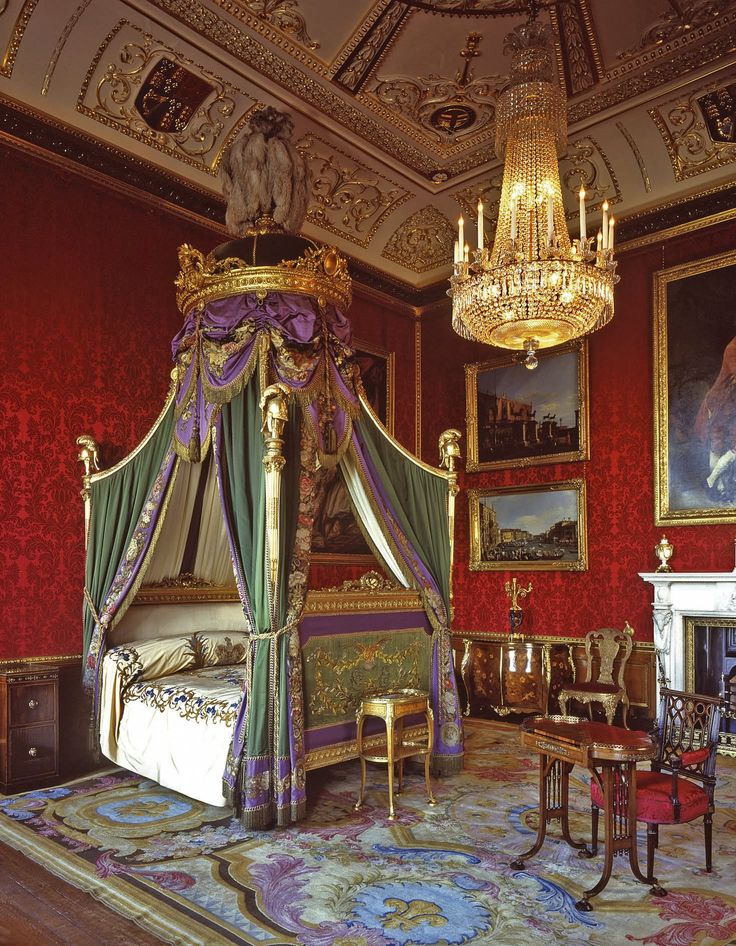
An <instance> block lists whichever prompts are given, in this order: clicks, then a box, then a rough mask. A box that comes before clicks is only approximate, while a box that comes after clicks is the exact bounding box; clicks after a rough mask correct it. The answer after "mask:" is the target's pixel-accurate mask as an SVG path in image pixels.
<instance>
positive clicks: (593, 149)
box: [560, 135, 621, 220]
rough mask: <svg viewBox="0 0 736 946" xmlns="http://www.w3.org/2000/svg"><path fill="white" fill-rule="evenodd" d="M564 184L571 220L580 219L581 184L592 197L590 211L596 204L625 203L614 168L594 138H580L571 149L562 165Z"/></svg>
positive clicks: (567, 213)
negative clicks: (599, 202) (579, 199)
mask: <svg viewBox="0 0 736 946" xmlns="http://www.w3.org/2000/svg"><path fill="white" fill-rule="evenodd" d="M560 183H561V184H562V191H563V198H564V197H565V196H567V200H566V202H565V203H566V205H565V216H566V217H567V218H568V220H569V219H575V218H577V216H578V214H579V204H578V191H579V190H580V185H581V184H583V185H584V187H585V190H586V192H587V194H588V208H589V209H593V208H594V206H595V203H596V201H601V202H602V201H603V200H607V201H608V203H609V204H618V203H621V188H620V187H619V183H618V178H617V177H616V174H615V172H614V170H613V166H612V164H611V162H610V161H609V159H608V156H607V155H606V153H605V151H604V150H603V148H601V146H600V145H599V144H598V142H597V141H596V140H595V138H593V137H592V136H591V135H586V136H585V137H584V138H578V139H577V141H573V142H572V143H571V145H570V147H569V148H568V149H567V154H566V155H565V157H564V158H562V159H561V161H560Z"/></svg>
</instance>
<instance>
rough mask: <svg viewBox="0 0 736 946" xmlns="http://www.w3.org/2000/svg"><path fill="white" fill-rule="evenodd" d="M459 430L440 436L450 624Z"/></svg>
mask: <svg viewBox="0 0 736 946" xmlns="http://www.w3.org/2000/svg"><path fill="white" fill-rule="evenodd" d="M461 436H462V434H461V433H460V431H459V430H455V428H454V427H451V428H450V429H449V430H443V431H442V433H441V434H440V440H439V450H440V466H442V467H444V468H445V469H446V470H447V472H448V473H449V476H448V478H447V481H448V486H449V493H448V496H447V525H448V529H449V532H450V624H452V621H453V618H454V606H453V603H452V566H453V562H454V561H455V497H456V496H457V494H458V493H459V492H460V487H459V486H458V483H457V472H456V471H455V463H456V462H457V461H458V460H459V459H460V456H461V454H460V437H461Z"/></svg>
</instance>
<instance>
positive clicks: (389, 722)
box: [386, 713, 395, 821]
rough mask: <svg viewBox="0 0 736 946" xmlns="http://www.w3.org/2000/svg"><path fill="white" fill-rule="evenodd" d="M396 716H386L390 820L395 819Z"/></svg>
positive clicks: (390, 714)
mask: <svg viewBox="0 0 736 946" xmlns="http://www.w3.org/2000/svg"><path fill="white" fill-rule="evenodd" d="M394 739H395V736H394V717H393V714H392V713H389V714H388V716H387V717H386V754H387V755H388V820H389V821H393V820H394V817H395V816H394V748H395V742H394Z"/></svg>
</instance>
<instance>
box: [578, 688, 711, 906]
mask: <svg viewBox="0 0 736 946" xmlns="http://www.w3.org/2000/svg"><path fill="white" fill-rule="evenodd" d="M722 706H723V702H722V700H721V698H720V697H715V696H701V695H700V694H698V693H684V692H682V691H681V690H668V689H665V688H662V689H661V690H660V706H659V715H658V717H657V735H658V752H657V756H656V758H655V759H654V760H653V761H652V771H651V772H637V775H636V820H637V821H644V822H646V825H647V878H648V881H649V883H652V884H654V885H655V886H654V888H653V891H652V892H653V893H655V894H657V895H658V896H663V895H664V893H665V891H664V890H663V889H662V888H661V887H659V886H658V885H657V881H656V878H655V877H654V876H653V873H654V851H655V849H656V848H657V846H658V844H659V826H660V824H682V823H684V822H687V821H694V820H695V819H696V818H700V817H702V818H703V828H704V832H705V869H706V871H710V870H711V867H712V835H713V810H714V801H713V796H714V793H715V787H716V776H715V770H716V750H717V748H718V729H719V725H720V721H721V709H722ZM590 796H591V801H592V803H593V807H592V815H593V844H592V847H593V851H594V852H595V850H596V848H597V843H598V812H599V810H600V809H601V808H602V807H603V793H602V792H601V790H600V788H599V786H598V785H597V784H595V782H592V783H591V786H590Z"/></svg>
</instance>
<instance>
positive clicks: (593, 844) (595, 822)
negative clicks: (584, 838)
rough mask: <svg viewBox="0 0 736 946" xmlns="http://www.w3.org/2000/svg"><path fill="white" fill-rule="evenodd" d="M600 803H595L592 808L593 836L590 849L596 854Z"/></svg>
mask: <svg viewBox="0 0 736 946" xmlns="http://www.w3.org/2000/svg"><path fill="white" fill-rule="evenodd" d="M598 813H599V812H598V805H593V807H592V810H591V813H590V815H591V819H590V820H591V837H590V850H591V853H592V854H593V855H594V856H595V855H596V854H597V853H598Z"/></svg>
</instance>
